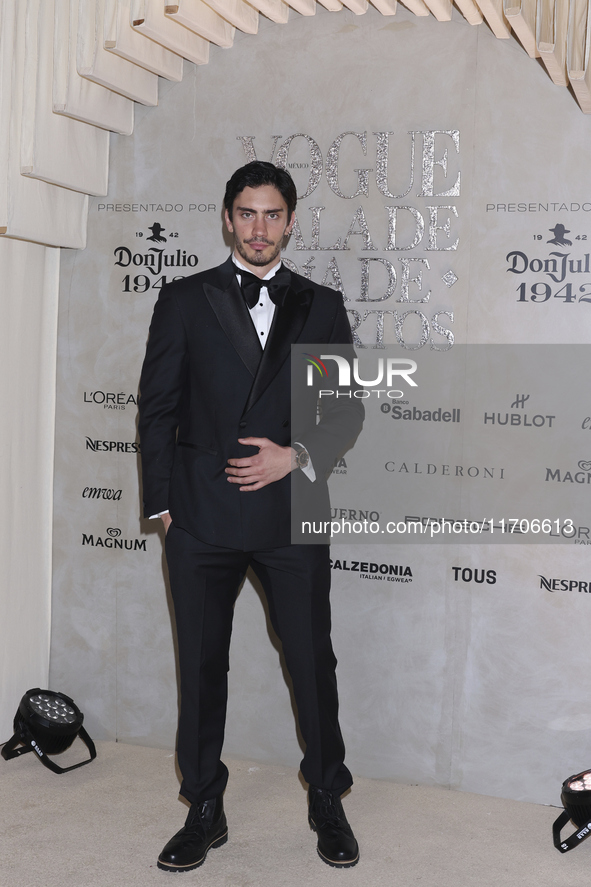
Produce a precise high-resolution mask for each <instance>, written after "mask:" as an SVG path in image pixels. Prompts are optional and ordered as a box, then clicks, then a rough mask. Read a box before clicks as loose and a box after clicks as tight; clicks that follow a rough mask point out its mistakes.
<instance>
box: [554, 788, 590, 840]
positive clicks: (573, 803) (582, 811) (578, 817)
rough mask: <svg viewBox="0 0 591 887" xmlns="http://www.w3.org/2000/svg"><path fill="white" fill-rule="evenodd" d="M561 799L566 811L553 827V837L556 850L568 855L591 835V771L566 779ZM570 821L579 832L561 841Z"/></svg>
mask: <svg viewBox="0 0 591 887" xmlns="http://www.w3.org/2000/svg"><path fill="white" fill-rule="evenodd" d="M560 799H561V801H562V805H563V807H564V810H563V811H562V813H561V814H560V816H559V817H558V819H557V820H556V822H555V823H554V825H553V826H552V835H553V837H554V846H555V847H556V849H557V850H560V852H561V853H567V852H568V851H569V850H572V849H573V847H578V845H579V844H580V843H581V841H584V840H585V838H588V837H589V835H591V770H583V772H582V773H577V774H576V775H575V776H569V778H568V779H565V780H564V782H563V783H562V794H561V796H560ZM569 819H572V821H573V822H574V824H575V825H576V826H577V831H576V832H573V834H572V835H571V836H570V837H569V838H566V840H565V841H561V840H560V832H561V830H562V829H563V828H564V826H565V825H566V824H567V822H568V821H569Z"/></svg>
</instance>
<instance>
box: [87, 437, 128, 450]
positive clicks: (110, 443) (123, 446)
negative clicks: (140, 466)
mask: <svg viewBox="0 0 591 887" xmlns="http://www.w3.org/2000/svg"><path fill="white" fill-rule="evenodd" d="M86 449H87V450H92V451H93V453H139V452H140V445H139V442H138V441H135V440H132V441H123V440H93V439H92V438H91V437H87V438H86Z"/></svg>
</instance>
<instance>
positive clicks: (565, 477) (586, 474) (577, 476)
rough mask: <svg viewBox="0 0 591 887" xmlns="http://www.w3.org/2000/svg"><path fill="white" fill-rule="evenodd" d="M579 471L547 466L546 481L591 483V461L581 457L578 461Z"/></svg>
mask: <svg viewBox="0 0 591 887" xmlns="http://www.w3.org/2000/svg"><path fill="white" fill-rule="evenodd" d="M577 468H578V469H579V470H578V471H565V470H564V468H546V477H545V481H546V483H549V482H552V481H553V482H555V483H558V484H589V483H591V461H589V460H586V459H581V461H580V462H577Z"/></svg>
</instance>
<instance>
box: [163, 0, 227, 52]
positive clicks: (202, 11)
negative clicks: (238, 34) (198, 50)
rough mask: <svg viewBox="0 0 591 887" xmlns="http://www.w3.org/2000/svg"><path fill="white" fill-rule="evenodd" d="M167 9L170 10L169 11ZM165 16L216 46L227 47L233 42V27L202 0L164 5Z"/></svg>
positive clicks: (187, 0)
mask: <svg viewBox="0 0 591 887" xmlns="http://www.w3.org/2000/svg"><path fill="white" fill-rule="evenodd" d="M169 10H172V12H171V11H169ZM164 14H165V16H166V17H167V18H170V19H172V21H174V22H177V24H179V25H182V26H183V27H184V28H188V29H189V30H190V31H193V32H194V33H195V34H199V36H200V37H204V38H205V39H206V40H209V41H210V42H211V43H215V44H216V46H221V47H222V48H223V49H227V48H228V47H229V46H232V43H233V42H234V31H235V28H234V27H233V25H231V24H230V23H229V22H227V21H226V20H225V19H224V18H222V17H221V16H220V15H218V14H217V12H215V11H214V9H213V7H211V6H208V5H207V3H204V2H203V0H185V2H184V3H180V2H178V3H175V4H174V5H169V4H168V3H167V4H166V5H165V7H164Z"/></svg>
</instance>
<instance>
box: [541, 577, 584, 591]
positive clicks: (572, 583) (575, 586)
mask: <svg viewBox="0 0 591 887" xmlns="http://www.w3.org/2000/svg"><path fill="white" fill-rule="evenodd" d="M538 576H539V577H540V588H543V589H544V591H578V592H579V593H584V594H589V593H591V581H590V580H587V581H583V580H580V579H547V578H546V577H545V576H542V574H541V573H538Z"/></svg>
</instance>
